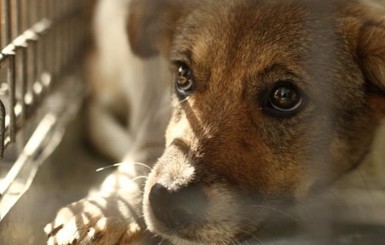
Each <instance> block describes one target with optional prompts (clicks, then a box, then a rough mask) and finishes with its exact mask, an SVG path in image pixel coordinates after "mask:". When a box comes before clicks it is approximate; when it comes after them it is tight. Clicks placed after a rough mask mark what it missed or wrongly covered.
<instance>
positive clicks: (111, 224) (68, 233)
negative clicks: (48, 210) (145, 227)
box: [44, 197, 142, 245]
mask: <svg viewBox="0 0 385 245" xmlns="http://www.w3.org/2000/svg"><path fill="white" fill-rule="evenodd" d="M111 202H112V203H113V204H111ZM117 207H119V203H118V201H117V200H114V201H111V200H108V198H103V197H97V198H92V199H85V200H81V201H79V202H76V203H73V204H71V205H69V206H67V207H64V208H62V209H61V210H60V211H59V212H58V214H57V216H56V218H55V220H54V221H53V222H52V223H50V224H48V225H46V226H45V228H44V231H45V233H46V234H47V235H48V241H47V244H49V245H54V244H55V245H61V244H93V245H96V244H97V245H102V244H103V245H109V244H111V245H113V244H129V243H135V240H137V239H139V238H140V236H141V233H142V232H141V228H140V226H139V225H138V224H137V222H136V221H135V220H134V218H132V216H128V215H127V213H125V210H124V207H122V210H121V211H120V210H119V208H117ZM127 216H128V217H127Z"/></svg>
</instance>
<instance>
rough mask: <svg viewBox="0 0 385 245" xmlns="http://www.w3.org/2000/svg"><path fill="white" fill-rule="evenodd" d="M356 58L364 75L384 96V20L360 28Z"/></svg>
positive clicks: (371, 22) (368, 23) (365, 24)
mask: <svg viewBox="0 0 385 245" xmlns="http://www.w3.org/2000/svg"><path fill="white" fill-rule="evenodd" d="M357 45H358V46H357V58H358V62H359V63H360V65H361V67H362V69H363V72H364V75H365V77H366V79H367V81H368V82H369V83H371V85H374V86H375V87H376V88H377V89H379V90H380V91H381V92H382V93H383V94H384V95H385V18H382V19H379V20H375V21H368V22H366V23H364V24H363V25H362V26H361V30H360V33H359V37H358V43H357Z"/></svg>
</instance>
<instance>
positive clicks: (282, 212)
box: [250, 205, 300, 223]
mask: <svg viewBox="0 0 385 245" xmlns="http://www.w3.org/2000/svg"><path fill="white" fill-rule="evenodd" d="M250 206H252V207H257V208H264V209H268V210H271V211H274V212H277V213H279V214H282V215H284V216H286V217H288V218H291V219H292V220H294V221H295V222H298V223H300V220H299V219H297V218H295V217H294V216H292V215H290V214H288V213H286V212H284V211H282V210H280V209H278V208H274V207H269V206H262V205H250Z"/></svg>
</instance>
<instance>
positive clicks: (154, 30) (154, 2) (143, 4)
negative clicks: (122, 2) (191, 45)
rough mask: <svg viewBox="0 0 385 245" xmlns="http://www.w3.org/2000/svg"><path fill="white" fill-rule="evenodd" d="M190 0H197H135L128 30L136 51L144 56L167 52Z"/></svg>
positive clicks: (130, 13)
mask: <svg viewBox="0 0 385 245" xmlns="http://www.w3.org/2000/svg"><path fill="white" fill-rule="evenodd" d="M188 2H194V1H186V0H132V1H131V3H130V6H129V15H128V26H127V31H128V37H129V41H130V45H131V48H132V50H133V52H134V53H135V54H136V55H138V56H140V57H143V58H147V57H151V56H153V55H156V54H158V53H161V54H163V55H167V54H168V52H169V49H170V46H171V42H172V38H173V35H174V32H175V31H176V29H177V25H178V22H179V21H181V18H182V17H183V16H185V15H186V9H188V7H187V3H188Z"/></svg>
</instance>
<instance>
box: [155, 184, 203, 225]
mask: <svg viewBox="0 0 385 245" xmlns="http://www.w3.org/2000/svg"><path fill="white" fill-rule="evenodd" d="M149 201H150V206H151V209H152V211H153V213H154V216H155V218H156V219H157V220H158V221H160V222H162V223H163V224H164V225H166V226H167V227H169V228H175V227H177V226H187V225H189V224H192V223H194V221H199V220H201V219H202V218H203V216H204V213H205V208H206V206H207V198H206V195H205V194H204V193H203V190H202V189H201V187H200V186H199V185H191V186H188V187H184V188H182V189H180V190H178V191H169V190H168V189H167V188H165V187H164V186H162V185H160V184H155V185H154V186H153V187H152V188H151V191H150V195H149Z"/></svg>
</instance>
